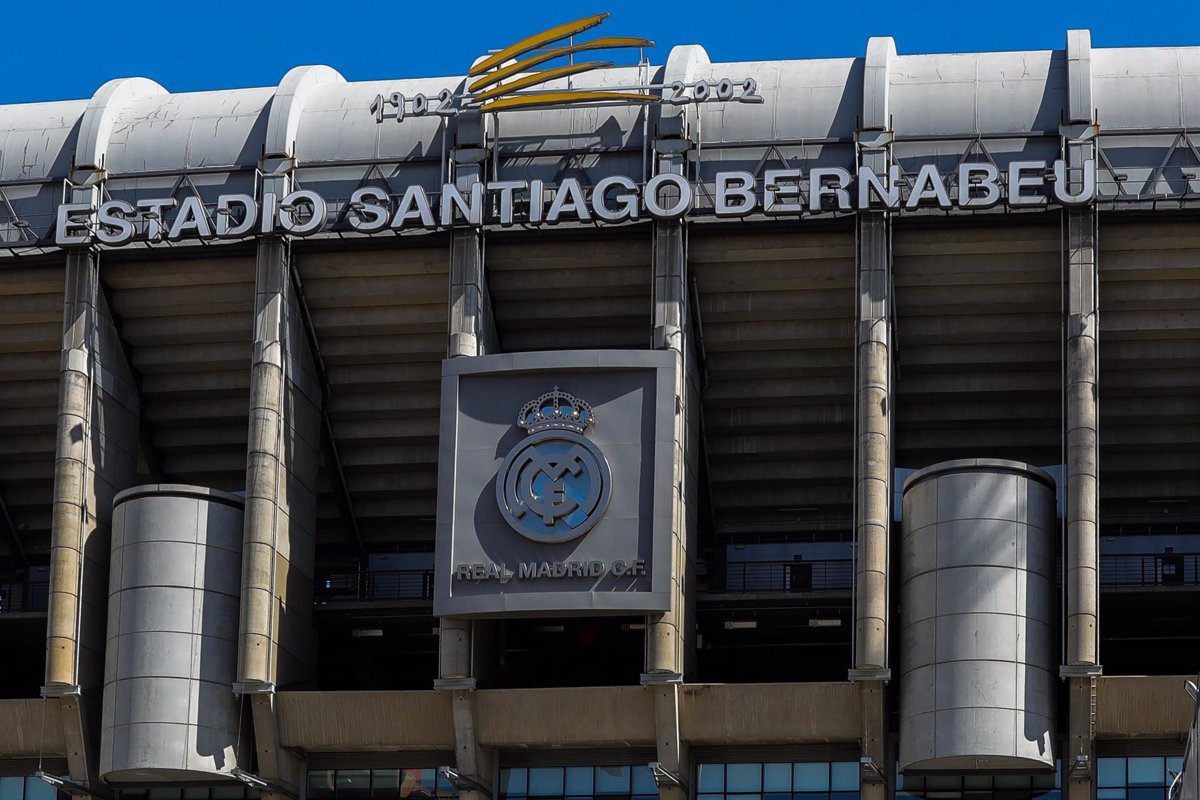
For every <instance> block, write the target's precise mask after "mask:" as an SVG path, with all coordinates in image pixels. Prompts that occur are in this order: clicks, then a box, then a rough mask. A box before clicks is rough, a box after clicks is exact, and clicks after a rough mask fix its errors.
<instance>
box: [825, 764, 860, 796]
mask: <svg viewBox="0 0 1200 800" xmlns="http://www.w3.org/2000/svg"><path fill="white" fill-rule="evenodd" d="M831 772H832V780H831V788H832V789H833V790H834V791H835V792H857V791H858V762H857V761H835V762H833V767H832V768H831Z"/></svg>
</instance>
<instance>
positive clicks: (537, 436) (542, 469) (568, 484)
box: [496, 386, 612, 542]
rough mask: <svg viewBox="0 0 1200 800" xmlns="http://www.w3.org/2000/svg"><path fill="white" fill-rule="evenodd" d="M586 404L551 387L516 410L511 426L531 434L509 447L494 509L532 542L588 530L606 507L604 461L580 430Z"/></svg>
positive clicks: (608, 483) (608, 481) (588, 415)
mask: <svg viewBox="0 0 1200 800" xmlns="http://www.w3.org/2000/svg"><path fill="white" fill-rule="evenodd" d="M594 422H595V417H594V416H593V414H592V407H591V406H590V405H588V404H587V403H586V402H584V401H582V400H580V399H579V398H577V397H575V396H573V395H570V394H567V393H566V392H563V391H559V388H558V387H557V386H555V387H554V390H553V391H550V392H547V393H546V394H544V395H542V396H541V397H539V398H538V399H536V400H531V401H530V402H528V403H526V404H525V407H524V408H522V409H521V414H520V416H519V417H517V426H518V427H520V428H522V429H523V430H524V431H525V432H526V433H528V434H531V435H530V437H529V438H528V439H526V440H525V441H524V442H522V443H521V444H520V445H518V446H517V447H515V448H513V450H512V452H510V453H509V454H508V457H507V458H505V459H504V464H503V465H502V466H501V467H500V472H499V473H498V475H497V477H496V502H497V503H498V504H499V505H500V513H502V514H503V515H504V519H505V521H506V522H508V524H509V525H511V526H512V527H513V530H515V531H516V532H517V533H519V534H521V535H522V536H524V537H525V538H527V539H532V540H533V541H535V542H569V541H571V540H572V539H577V538H579V537H580V536H582V535H583V534H585V533H587V532H588V531H590V530H591V529H592V528H593V527H594V526H595V524H596V523H597V522H599V521H600V518H601V517H602V516H603V515H604V511H605V509H606V508H608V498H609V494H610V492H611V491H612V476H611V474H610V473H609V469H608V461H607V460H606V459H605V458H604V454H603V453H601V452H600V449H599V448H598V447H596V445H595V444H593V443H592V442H590V441H588V440H587V439H585V438H584V437H583V433H584V432H585V431H587V429H588V428H589V427H591V426H592V424H593V423H594Z"/></svg>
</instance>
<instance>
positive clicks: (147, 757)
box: [100, 484, 248, 781]
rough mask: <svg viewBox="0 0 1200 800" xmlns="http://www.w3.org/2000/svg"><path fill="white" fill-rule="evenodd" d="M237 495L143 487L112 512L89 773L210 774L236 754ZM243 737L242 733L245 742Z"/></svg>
mask: <svg viewBox="0 0 1200 800" xmlns="http://www.w3.org/2000/svg"><path fill="white" fill-rule="evenodd" d="M243 505H244V501H243V500H242V498H240V497H238V496H236V495H232V494H227V493H225V492H218V491H214V490H211V489H205V488H201V487H197V486H180V485H174V484H155V485H149V486H138V487H135V488H132V489H127V490H126V491H123V492H121V493H120V494H118V495H117V497H116V500H115V501H114V506H115V508H114V512H113V541H112V570H111V575H112V579H111V583H110V589H109V605H108V648H107V663H106V665H105V670H104V716H103V720H102V723H101V745H100V774H101V775H102V776H103V777H104V779H105V780H108V781H162V780H191V781H195V780H211V778H212V777H213V776H214V775H227V774H228V773H229V772H230V770H232V769H233V768H234V767H236V766H238V764H239V761H240V760H241V759H239V758H238V753H237V752H236V750H237V747H238V742H239V737H238V720H239V713H238V703H237V699H236V697H235V696H234V694H233V691H232V689H231V686H232V684H233V683H234V681H235V680H236V669H237V631H238V605H239V593H240V585H239V579H240V577H241V561H242V555H241V549H242V509H243ZM247 741H248V739H247Z"/></svg>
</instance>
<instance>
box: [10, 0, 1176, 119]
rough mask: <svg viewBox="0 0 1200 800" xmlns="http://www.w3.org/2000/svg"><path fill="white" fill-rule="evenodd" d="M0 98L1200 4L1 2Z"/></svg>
mask: <svg viewBox="0 0 1200 800" xmlns="http://www.w3.org/2000/svg"><path fill="white" fill-rule="evenodd" d="M4 5H5V13H4V20H3V22H2V23H0V25H2V26H3V37H2V38H0V103H17V102H32V101H39V100H61V99H71V98H86V97H90V96H91V94H92V93H93V92H94V91H95V89H96V88H97V87H98V86H100V85H101V84H102V83H104V82H105V81H107V80H109V79H111V78H117V77H125V76H130V75H140V76H145V77H148V78H152V79H154V80H156V81H158V82H159V83H161V84H162V85H163V86H165V87H166V88H167V89H168V90H169V91H172V92H183V91H198V90H204V89H222V88H234V87H245V86H271V85H274V84H276V83H277V82H278V81H279V79H280V77H282V76H283V74H284V73H285V72H287V70H288V69H289V68H291V67H293V66H296V65H298V64H328V65H329V66H332V67H334V68H335V69H337V70H338V71H340V72H341V73H342V74H343V75H344V76H345V77H346V78H347V79H348V80H352V81H354V80H371V79H377V78H400V77H419V76H434V75H459V74H462V72H463V71H464V70H465V69H466V67H467V66H468V65H469V64H470V62H471V61H472V59H473V58H474V57H475V56H476V55H479V54H481V53H483V52H485V51H486V50H488V49H489V48H496V47H502V46H504V45H506V44H509V43H511V42H513V41H515V40H518V39H520V38H523V37H524V36H526V35H528V34H530V33H533V32H536V31H538V30H541V29H542V28H545V27H549V26H550V25H554V24H557V23H559V22H564V21H567V20H571V19H575V18H578V17H582V16H586V15H588V14H594V13H597V12H599V11H609V12H611V13H612V15H613V16H612V18H611V19H609V20H608V22H606V23H605V24H604V26H603V28H602V29H601V30H602V31H603V32H604V33H605V34H606V35H636V36H644V37H647V38H650V39H653V40H655V42H656V43H657V44H658V46H657V47H656V48H655V50H654V51H653V52H652V53H651V54H650V55H651V58H652V59H653V61H654V62H655V63H661V62H662V60H663V59H664V58H665V55H666V53H667V51H668V50H669V49H670V47H671V46H672V45H676V44H701V45H704V46H705V47H706V48H707V50H708V53H709V55H710V57H711V58H712V59H713V60H714V61H739V60H753V59H778V58H820V57H846V56H857V55H861V54H862V52H863V49H864V46H865V43H866V40H867V37H869V36H875V35H890V36H893V37H895V39H896V43H897V48H898V49H899V51H900V52H901V53H933V52H961V51H974V50H1036V49H1051V48H1061V47H1062V46H1063V41H1064V38H1065V31H1066V30H1067V29H1068V28H1073V27H1085V28H1090V29H1091V31H1092V43H1093V45H1094V46H1097V47H1132V46H1146V45H1200V0H1191V2H1183V1H1182V0H1171V1H1170V2H1166V1H1160V2H1154V1H1153V0H1142V1H1140V2H1129V1H1128V0H1126V2H1110V0H1088V1H1087V2H1082V1H1081V0H1076V2H1062V0H1043V1H1042V2H1029V1H1028V0H1000V2H995V1H994V0H992V1H990V2H979V0H957V2H950V1H949V0H928V1H926V2H918V1H916V0H907V1H906V0H891V2H879V0H873V1H872V0H866V2H864V0H824V2H796V1H795V0H792V1H791V2H776V1H775V0H771V1H770V2H737V0H729V2H725V3H716V2H708V1H707V0H694V1H693V2H681V1H680V0H588V2H579V1H578V0H559V1H558V2H554V0H510V2H507V3H501V2H496V1H495V0H492V2H479V1H477V0H459V1H458V2H454V3H450V2H442V3H438V2H428V0H422V1H421V2H413V0H391V2H388V1H387V0H384V2H378V1H376V2H368V1H367V0H327V1H326V2H313V0H287V1H286V2H279V0H272V1H271V2H266V1H265V0H233V2H219V1H214V0H155V2H144V1H143V0H130V2H124V3H104V2H98V1H97V0H65V1H64V2H54V1H53V0H6V2H4Z"/></svg>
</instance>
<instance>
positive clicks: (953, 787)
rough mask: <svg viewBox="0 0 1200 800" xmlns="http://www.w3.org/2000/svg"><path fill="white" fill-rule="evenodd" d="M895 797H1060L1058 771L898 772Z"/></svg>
mask: <svg viewBox="0 0 1200 800" xmlns="http://www.w3.org/2000/svg"><path fill="white" fill-rule="evenodd" d="M896 785H897V787H898V788H897V789H896V800H911V798H929V800H933V798H937V800H960V798H961V800H991V798H997V799H998V800H1060V798H1061V796H1062V793H1061V791H1060V790H1059V778H1058V771H1057V770H1055V771H1054V772H1053V773H1042V774H1036V775H917V776H913V775H902V776H900V777H899V780H898V782H897V784H896Z"/></svg>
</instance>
